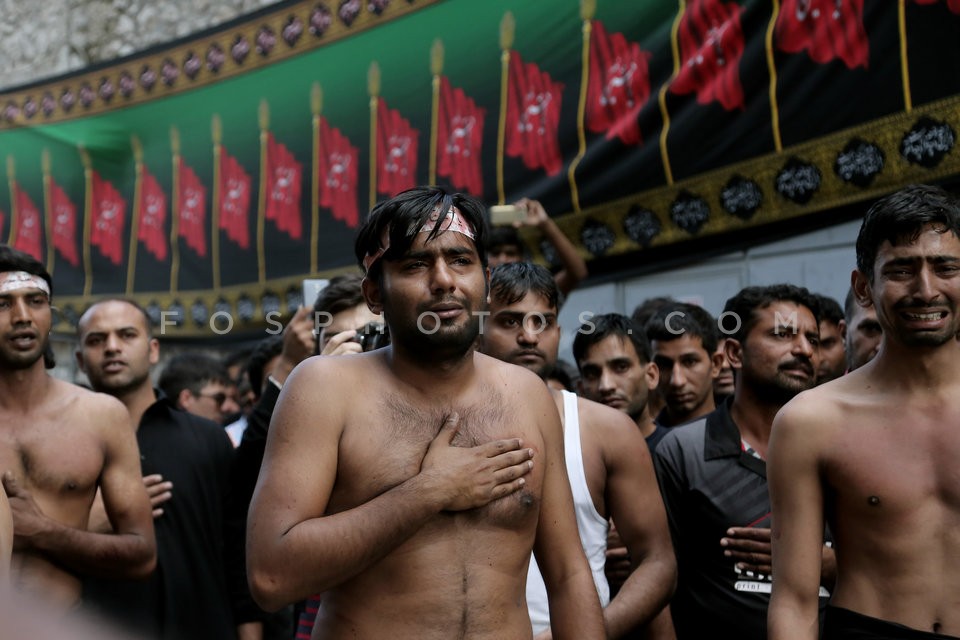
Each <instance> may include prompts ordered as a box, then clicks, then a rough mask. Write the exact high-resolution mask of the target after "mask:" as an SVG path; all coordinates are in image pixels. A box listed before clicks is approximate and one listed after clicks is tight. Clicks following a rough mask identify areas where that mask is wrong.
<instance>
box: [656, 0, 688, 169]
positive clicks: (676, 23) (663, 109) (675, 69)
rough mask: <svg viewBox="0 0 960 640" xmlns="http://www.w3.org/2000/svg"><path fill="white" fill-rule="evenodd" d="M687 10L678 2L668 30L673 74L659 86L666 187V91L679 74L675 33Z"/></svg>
mask: <svg viewBox="0 0 960 640" xmlns="http://www.w3.org/2000/svg"><path fill="white" fill-rule="evenodd" d="M686 10H687V3H686V0H680V6H679V8H678V9H677V15H676V17H674V19H673V26H672V27H671V28H670V49H671V51H672V54H673V74H672V75H671V76H670V80H669V81H667V82H664V83H663V85H661V86H660V93H659V96H658V102H659V103H660V115H661V117H662V118H663V128H662V129H661V130H660V159H661V162H663V177H664V179H665V180H666V181H667V184H668V185H671V186H672V185H673V169H671V168H670V152H669V150H668V149H667V135H668V134H669V133H670V112H669V111H668V110H667V90H668V89H669V88H670V85H671V84H673V81H674V80H676V78H677V75H679V74H680V50H679V46H678V45H677V31H679V30H680V20H681V19H682V18H683V13H684V12H685V11H686Z"/></svg>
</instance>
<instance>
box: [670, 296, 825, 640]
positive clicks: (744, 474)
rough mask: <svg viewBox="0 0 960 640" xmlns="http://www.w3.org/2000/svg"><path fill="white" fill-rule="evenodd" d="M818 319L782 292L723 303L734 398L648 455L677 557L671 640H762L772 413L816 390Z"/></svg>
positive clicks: (806, 304) (801, 300)
mask: <svg viewBox="0 0 960 640" xmlns="http://www.w3.org/2000/svg"><path fill="white" fill-rule="evenodd" d="M818 313H819V308H818V306H817V301H816V299H815V298H814V297H813V296H812V295H811V294H810V293H809V292H808V291H807V290H806V289H802V288H799V287H795V286H792V285H788V284H781V285H771V286H766V287H747V288H745V289H743V290H742V291H740V292H739V293H737V294H736V295H735V296H733V297H732V298H730V299H729V300H728V301H727V303H726V306H725V308H724V313H723V314H722V315H721V316H720V318H721V322H722V325H721V326H720V329H721V331H723V332H724V333H727V334H728V335H729V339H728V340H727V343H726V350H727V357H728V358H729V359H730V362H731V364H732V365H733V368H734V371H735V375H736V388H735V390H734V394H733V397H732V398H731V399H729V400H727V401H726V402H724V403H723V404H722V405H720V407H718V408H717V409H716V410H715V411H714V412H713V413H710V414H708V415H707V416H704V417H702V418H700V419H698V420H695V421H694V422H691V423H689V424H686V425H683V426H680V427H675V428H673V429H671V430H670V431H669V433H667V435H666V436H664V438H663V440H662V441H661V442H660V445H659V446H658V447H657V450H656V451H655V452H654V457H653V460H654V465H655V467H656V470H657V479H658V480H659V482H660V490H661V492H662V494H663V499H664V504H665V506H666V509H667V519H668V521H669V524H670V533H671V535H672V536H673V544H674V550H675V552H676V554H677V565H678V584H677V592H676V595H675V596H674V599H673V601H672V602H671V604H670V607H671V611H672V613H673V621H674V626H675V627H676V631H677V638H678V639H679V640H701V639H702V638H711V637H721V638H734V637H736V638H742V639H745V640H762V639H764V638H766V617H767V605H768V602H769V597H770V595H769V594H770V586H771V578H770V566H769V565H770V555H769V554H770V529H769V527H770V501H769V498H768V496H767V479H766V473H767V466H766V462H765V459H766V455H767V445H768V442H769V440H770V431H771V426H772V423H773V416H774V415H775V414H776V412H777V411H778V410H779V409H780V407H782V406H783V405H784V404H785V403H786V402H787V401H788V400H789V399H790V398H792V397H793V396H795V395H796V394H798V393H800V392H801V391H803V390H805V389H809V388H811V387H813V386H814V384H815V383H816V367H817V359H816V353H817V345H818V342H819V336H820V334H819V330H818V323H817V319H818ZM821 533H822V532H821ZM821 540H822V539H821ZM718 634H720V635H718Z"/></svg>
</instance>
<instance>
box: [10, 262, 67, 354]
mask: <svg viewBox="0 0 960 640" xmlns="http://www.w3.org/2000/svg"><path fill="white" fill-rule="evenodd" d="M9 271H24V272H26V273H29V274H30V275H33V276H39V277H40V278H42V279H43V281H44V282H46V283H47V287H49V288H50V295H48V296H47V297H48V299H50V300H51V301H52V300H53V278H51V277H50V273H49V272H48V271H47V269H46V268H45V267H44V266H43V263H42V262H40V261H39V260H37V259H36V258H34V257H33V256H32V255H30V254H29V253H26V252H23V251H20V250H18V249H14V248H13V247H11V246H10V245H6V244H0V273H7V272H9ZM43 366H44V367H45V368H47V369H53V368H54V367H55V366H57V359H56V356H55V355H54V353H53V345H52V344H50V340H49V339H48V340H47V346H46V347H44V349H43Z"/></svg>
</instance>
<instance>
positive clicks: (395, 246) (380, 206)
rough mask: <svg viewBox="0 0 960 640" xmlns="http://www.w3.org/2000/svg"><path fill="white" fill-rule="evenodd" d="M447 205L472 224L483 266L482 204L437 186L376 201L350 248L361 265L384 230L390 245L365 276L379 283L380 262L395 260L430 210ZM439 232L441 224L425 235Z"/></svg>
mask: <svg viewBox="0 0 960 640" xmlns="http://www.w3.org/2000/svg"><path fill="white" fill-rule="evenodd" d="M450 207H456V208H457V209H459V211H460V213H461V214H462V215H463V218H464V220H466V222H468V223H469V224H470V225H471V226H472V227H473V231H474V236H475V237H474V240H473V241H474V245H475V246H476V249H477V254H478V255H479V256H480V264H481V266H482V267H483V268H484V269H486V268H487V252H486V250H485V247H486V239H487V223H486V219H485V215H484V214H485V208H484V206H483V204H482V203H481V202H480V201H479V200H477V199H476V198H473V197H471V196H468V195H465V194H462V193H452V194H451V193H447V192H446V191H444V190H443V189H441V188H439V187H415V188H413V189H407V190H406V191H403V192H401V193H399V194H397V195H395V196H394V197H392V198H390V199H389V200H384V201H383V202H380V203H377V205H376V206H375V207H374V208H373V210H372V211H371V212H370V215H369V216H368V217H367V220H366V222H364V223H363V226H362V227H361V228H360V231H359V232H358V234H357V240H356V242H355V243H354V248H353V251H354V254H355V255H356V258H357V263H358V264H359V265H360V266H361V268H362V267H363V260H364V258H365V257H366V256H368V255H373V254H375V253H377V252H378V251H379V250H380V248H381V246H382V243H381V238H382V236H383V235H384V233H386V235H387V241H388V242H389V247H390V248H389V249H387V251H386V252H385V253H384V254H383V256H382V257H381V258H380V259H379V260H376V261H375V262H374V263H373V264H372V265H371V266H370V270H369V272H367V277H368V278H373V279H375V280H376V281H378V282H380V281H381V276H382V275H383V261H384V260H399V259H400V258H401V257H402V256H403V255H404V254H405V253H406V252H407V251H408V250H409V249H410V247H411V246H412V245H413V242H414V240H415V239H416V237H417V233H419V231H420V229H421V228H422V227H423V225H424V223H426V222H428V221H429V219H430V216H431V215H432V214H433V212H434V211H435V210H437V209H439V210H440V211H443V212H446V211H447V210H449V209H450ZM443 231H444V225H442V224H437V225H436V226H434V228H433V229H432V230H431V231H430V234H429V235H428V236H427V241H430V240H433V239H434V238H436V237H437V236H438V235H440V234H441V233H442V232H443Z"/></svg>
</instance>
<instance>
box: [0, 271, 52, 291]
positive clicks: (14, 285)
mask: <svg viewBox="0 0 960 640" xmlns="http://www.w3.org/2000/svg"><path fill="white" fill-rule="evenodd" d="M20 289H40V291H43V292H44V293H45V294H47V296H49V295H50V286H49V285H48V284H47V281H46V280H44V279H43V278H41V277H40V276H35V275H33V274H32V273H27V272H26V271H8V272H7V273H2V274H0V293H10V292H11V291H19V290H20Z"/></svg>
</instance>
